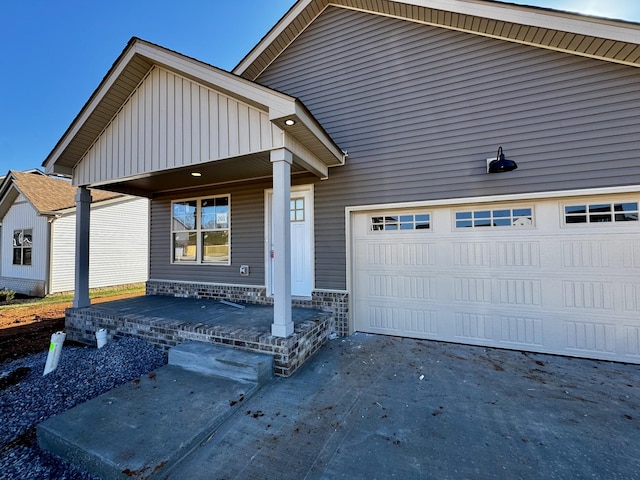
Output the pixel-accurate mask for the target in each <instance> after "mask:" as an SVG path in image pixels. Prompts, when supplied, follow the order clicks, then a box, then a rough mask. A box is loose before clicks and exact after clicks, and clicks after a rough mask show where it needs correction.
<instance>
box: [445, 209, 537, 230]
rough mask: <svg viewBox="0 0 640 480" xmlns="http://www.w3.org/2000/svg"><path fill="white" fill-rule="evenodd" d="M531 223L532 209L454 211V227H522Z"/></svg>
mask: <svg viewBox="0 0 640 480" xmlns="http://www.w3.org/2000/svg"><path fill="white" fill-rule="evenodd" d="M530 225H533V209H532V208H530V207H525V208H496V209H483V210H466V211H462V212H456V228H483V227H484V228H486V227H489V228H492V227H524V226H530Z"/></svg>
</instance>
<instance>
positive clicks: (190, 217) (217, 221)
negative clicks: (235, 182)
mask: <svg viewBox="0 0 640 480" xmlns="http://www.w3.org/2000/svg"><path fill="white" fill-rule="evenodd" d="M230 204H231V197H230V196H229V195H225V196H216V197H206V198H196V199H189V200H178V201H175V202H172V203H171V211H172V221H171V244H172V251H173V258H172V261H173V263H196V264H215V265H229V264H230V261H231V257H230V254H229V252H230V248H229V247H230V243H229V237H230V235H229V234H230V218H229V214H230Z"/></svg>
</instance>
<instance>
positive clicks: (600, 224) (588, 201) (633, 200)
mask: <svg viewBox="0 0 640 480" xmlns="http://www.w3.org/2000/svg"><path fill="white" fill-rule="evenodd" d="M616 203H636V204H637V205H638V213H640V199H638V198H637V197H634V198H615V197H614V198H613V199H612V198H611V197H608V198H605V199H600V198H585V199H577V200H576V201H573V202H562V203H560V204H559V207H560V221H561V226H562V228H572V229H573V228H605V227H607V226H608V227H612V226H613V227H614V228H621V227H634V226H637V227H640V218H639V219H638V221H626V222H623V221H618V222H616V221H615V213H616V212H615V211H613V210H611V215H612V220H611V221H610V222H589V221H586V222H576V223H568V222H567V214H566V213H565V208H566V207H575V206H582V205H584V206H585V207H587V210H588V207H589V206H590V205H606V204H609V205H612V206H613V205H614V204H616ZM584 215H585V216H586V217H587V219H588V217H589V215H590V214H589V212H588V211H587V212H585V213H584Z"/></svg>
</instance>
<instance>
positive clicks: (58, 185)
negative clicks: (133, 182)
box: [9, 171, 122, 213]
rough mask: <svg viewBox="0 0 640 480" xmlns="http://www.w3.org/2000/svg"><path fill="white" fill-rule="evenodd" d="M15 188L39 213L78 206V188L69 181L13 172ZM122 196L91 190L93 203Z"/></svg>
mask: <svg viewBox="0 0 640 480" xmlns="http://www.w3.org/2000/svg"><path fill="white" fill-rule="evenodd" d="M9 174H10V175H11V176H12V177H13V183H14V185H15V187H16V188H17V189H18V190H19V191H20V192H21V193H22V194H23V195H24V196H25V197H27V199H28V200H29V201H30V202H31V203H32V204H33V206H34V208H35V209H36V210H38V213H45V212H55V211H58V210H64V209H67V208H73V207H75V206H76V201H75V195H76V191H77V188H76V187H74V186H73V185H71V182H69V181H68V180H64V179H60V178H53V177H48V176H46V175H37V174H33V173H25V172H15V171H11V172H9ZM120 196H122V195H120V194H117V193H111V192H103V191H100V190H91V198H92V201H93V202H100V201H103V200H109V199H111V198H116V197H120Z"/></svg>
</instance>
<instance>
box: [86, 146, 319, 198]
mask: <svg viewBox="0 0 640 480" xmlns="http://www.w3.org/2000/svg"><path fill="white" fill-rule="evenodd" d="M307 171H308V170H307V169H306V168H305V167H304V166H302V165H301V164H300V163H298V162H296V160H295V156H294V163H293V165H292V166H291V173H292V174H302V173H306V172H307ZM192 173H199V174H200V176H193V175H192ZM272 175H273V168H272V164H271V161H270V155H269V152H260V153H257V154H252V155H247V156H243V157H236V158H226V159H223V160H216V161H213V162H208V163H201V164H198V165H189V166H185V167H180V168H174V169H171V170H163V171H160V172H153V173H149V174H146V175H141V176H138V177H129V178H125V179H121V180H114V181H109V182H103V183H96V184H94V185H92V187H94V188H99V189H104V190H108V191H110V192H118V193H123V194H127V195H136V196H140V197H148V198H151V197H153V196H155V195H159V194H163V193H169V192H171V191H178V190H180V191H188V190H190V189H198V188H202V187H204V186H215V185H220V184H227V183H234V182H246V181H251V180H260V179H265V178H270V177H271V176H272Z"/></svg>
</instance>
